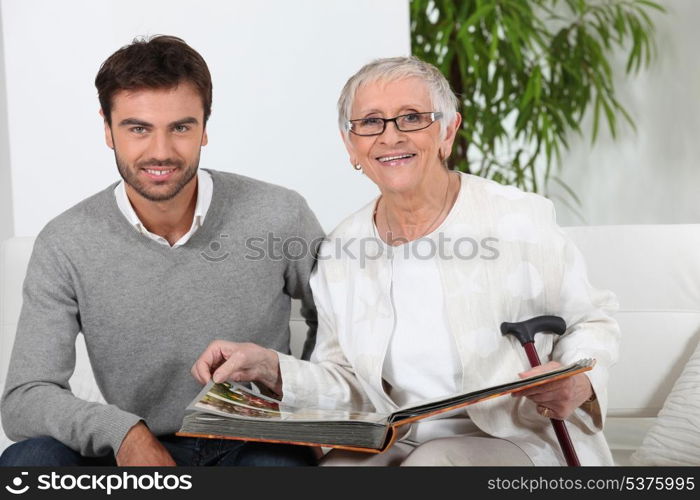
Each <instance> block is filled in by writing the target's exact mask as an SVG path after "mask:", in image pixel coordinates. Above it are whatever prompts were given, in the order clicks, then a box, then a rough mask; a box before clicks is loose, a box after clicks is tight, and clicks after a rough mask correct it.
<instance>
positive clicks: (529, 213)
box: [280, 174, 619, 465]
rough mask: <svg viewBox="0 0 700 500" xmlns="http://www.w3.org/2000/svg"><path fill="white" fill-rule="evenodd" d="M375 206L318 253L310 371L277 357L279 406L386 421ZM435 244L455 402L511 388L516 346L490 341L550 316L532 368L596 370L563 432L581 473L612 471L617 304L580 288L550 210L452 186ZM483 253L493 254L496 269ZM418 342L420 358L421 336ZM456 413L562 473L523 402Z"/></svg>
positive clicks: (544, 428)
mask: <svg viewBox="0 0 700 500" xmlns="http://www.w3.org/2000/svg"><path fill="white" fill-rule="evenodd" d="M375 204H376V200H375V201H373V202H372V203H370V204H368V205H367V206H365V207H364V208H362V209H361V210H360V211H358V212H356V213H355V214H353V215H351V216H350V217H348V218H347V219H346V220H344V221H343V222H342V223H341V224H340V225H339V226H338V227H337V228H336V229H335V230H334V231H333V233H331V235H330V236H329V238H328V239H327V241H325V242H324V244H323V245H322V247H321V252H320V254H319V262H318V266H317V269H316V271H315V272H314V274H313V275H312V278H311V287H312V289H313V293H314V300H315V302H316V308H317V310H318V319H319V325H318V332H317V339H316V348H315V350H314V352H313V354H312V357H311V362H306V361H300V360H297V359H295V358H293V357H292V356H287V355H280V370H281V374H282V380H283V391H284V400H283V401H284V402H288V403H290V404H294V405H303V406H309V407H321V408H336V409H352V408H355V409H366V410H370V411H372V410H373V411H377V412H382V413H384V412H391V411H394V410H396V409H397V408H396V405H395V404H394V403H393V402H392V401H391V399H390V398H389V397H388V395H387V394H386V393H385V391H384V388H383V385H382V377H381V374H382V363H383V361H384V357H385V355H386V350H387V346H388V342H389V338H390V336H391V332H392V327H393V324H394V313H393V307H392V303H391V296H390V286H391V269H392V268H391V263H390V261H389V260H388V259H387V258H386V255H381V256H378V253H379V252H378V249H379V248H380V245H378V244H377V242H376V239H375V238H374V236H373V235H374V231H373V210H374V206H375ZM442 233H443V234H444V238H445V241H446V242H447V243H446V244H445V245H443V246H442V249H443V254H442V255H443V256H442V257H441V258H438V259H437V261H438V267H439V271H440V275H441V279H442V283H443V292H444V297H445V309H446V311H447V320H448V324H449V326H450V330H451V332H452V334H453V335H454V340H455V343H456V345H457V349H458V351H459V357H460V359H461V362H462V373H463V376H462V391H464V392H467V391H472V390H477V389H480V388H483V387H487V386H490V385H494V384H497V383H501V382H507V381H511V380H514V379H516V378H517V374H518V373H519V372H522V371H525V370H527V369H529V368H530V365H529V363H528V360H527V357H526V355H525V352H524V349H523V348H522V346H521V345H520V343H519V342H518V341H517V340H516V339H515V338H513V337H511V336H508V337H504V336H503V335H501V333H500V324H501V323H502V322H503V321H509V322H514V321H523V320H525V319H528V318H530V317H533V316H539V315H543V314H552V315H557V316H561V317H563V318H564V320H565V321H566V324H567V325H568V328H567V331H566V333H565V334H564V335H562V336H557V335H554V334H538V335H537V336H536V339H535V346H536V348H537V351H538V353H539V355H540V359H541V360H542V363H546V362H547V361H549V360H555V361H558V362H560V363H562V364H568V363H571V362H573V361H576V360H578V359H580V358H586V357H592V358H595V359H596V360H597V364H596V366H595V368H594V369H593V370H592V371H590V372H588V373H587V376H588V377H589V379H590V381H591V384H592V386H593V389H594V390H595V393H596V395H597V398H598V399H597V404H594V405H592V408H591V409H589V410H588V411H585V410H583V409H581V408H579V409H577V410H576V411H575V413H574V414H573V415H572V416H571V417H570V418H569V419H568V420H567V426H568V429H569V433H570V435H571V439H572V441H573V443H574V445H575V448H576V451H577V453H578V456H579V459H580V461H581V463H582V464H583V465H612V463H613V462H612V456H611V454H610V451H609V448H608V446H607V443H606V441H605V438H604V436H603V433H602V426H603V423H604V416H605V411H606V408H607V391H606V385H607V379H608V368H609V367H610V366H611V365H612V364H613V363H614V362H615V360H616V359H617V352H618V345H619V329H618V325H617V322H616V321H615V320H613V319H612V318H611V316H610V313H611V312H613V311H614V310H615V309H616V308H617V302H616V299H615V297H614V295H613V294H611V293H610V292H604V291H599V290H596V289H594V288H593V287H591V285H590V284H589V283H588V280H587V277H586V269H585V264H584V262H583V258H582V256H581V254H580V253H579V252H578V250H577V249H576V248H575V247H574V245H573V244H572V243H571V242H570V241H569V240H568V238H567V237H566V236H565V235H564V233H563V232H562V231H561V229H560V228H559V227H558V226H557V225H556V222H555V216H554V209H553V206H552V203H551V202H550V201H549V200H547V199H545V198H542V197H541V196H538V195H534V194H531V193H524V192H522V191H520V190H518V189H516V188H513V187H505V186H501V185H500V184H497V183H495V182H492V181H488V180H485V179H482V178H480V177H476V176H471V175H467V174H462V175H461V187H460V193H459V195H458V198H457V201H456V202H455V205H454V207H453V208H452V212H451V215H450V221H449V224H446V225H443V227H442ZM460 238H463V239H462V240H461V243H460V244H458V245H455V242H457V240H459V239H460ZM464 238H470V239H471V240H466V239H464ZM487 238H495V239H496V240H493V239H491V240H487ZM471 241H476V242H478V243H479V244H480V245H481V250H480V251H479V254H478V255H476V256H474V258H471V259H465V258H460V256H461V257H468V256H470V255H471V254H472V253H473V252H472V251H471V249H472V244H471ZM487 248H495V249H496V250H497V253H498V256H497V258H493V257H494V255H495V253H494V252H493V251H492V250H489V251H486V249H487ZM455 249H456V250H455ZM425 335H426V338H425V345H426V349H429V348H430V332H425ZM467 411H468V415H469V417H470V418H471V419H472V420H473V422H474V423H475V424H476V425H477V426H478V427H479V428H480V429H481V430H482V431H483V432H485V433H487V434H489V435H492V436H495V437H499V438H502V439H507V440H509V441H511V442H513V443H515V444H516V445H518V446H519V447H520V448H522V449H523V451H525V453H527V455H528V456H529V457H530V458H531V460H532V461H533V463H535V464H536V465H564V464H565V460H564V457H563V455H562V453H561V449H560V448H559V444H558V442H557V440H556V437H555V435H554V431H553V429H552V426H551V425H550V422H549V420H548V419H545V418H543V417H542V416H540V415H539V414H538V413H537V411H536V405H535V404H534V403H533V402H531V401H529V400H528V399H526V398H513V397H510V396H503V397H499V398H495V399H491V400H488V401H484V402H481V403H478V404H476V405H473V406H469V407H468V409H467Z"/></svg>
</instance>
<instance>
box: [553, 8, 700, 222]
mask: <svg viewBox="0 0 700 500" xmlns="http://www.w3.org/2000/svg"><path fill="white" fill-rule="evenodd" d="M661 3H662V4H663V5H664V6H665V7H666V8H667V9H668V13H667V14H666V15H657V16H655V19H656V20H657V41H658V57H657V60H656V61H655V62H654V64H653V66H652V67H651V69H650V70H648V71H646V72H643V73H642V74H641V75H640V76H638V77H624V74H623V71H622V69H623V68H624V64H623V61H620V62H618V64H617V65H616V66H617V69H618V78H617V82H618V83H617V84H618V87H619V90H620V98H621V99H620V100H621V102H622V103H623V104H624V105H625V106H626V107H627V109H628V110H630V112H631V115H632V116H633V118H634V120H635V122H636V123H637V132H636V133H635V132H634V131H632V130H631V129H630V128H629V127H623V133H622V134H621V135H620V138H619V140H618V141H613V140H612V139H611V138H610V135H609V134H608V133H607V130H606V129H604V130H603V132H604V133H603V135H602V136H601V139H602V140H601V141H600V143H598V144H597V145H596V146H595V147H594V148H593V149H591V148H590V141H589V139H586V140H578V139H577V140H574V141H572V148H571V151H570V153H569V154H567V155H565V156H564V165H565V167H564V169H563V171H562V174H563V175H562V178H563V179H564V180H565V182H567V183H568V184H569V185H570V186H571V187H572V188H573V189H574V190H575V191H576V193H577V194H578V195H579V196H580V198H581V199H582V204H583V207H582V210H581V211H582V212H583V215H584V217H585V220H586V222H587V223H589V224H638V223H698V222H700V59H699V57H700V54H699V49H700V30H699V29H698V20H699V19H700V2H698V1H697V0H664V1H662V2H661ZM589 118H590V117H589ZM589 126H590V119H589V120H587V121H586V122H585V123H584V131H585V132H586V134H587V137H590V134H589ZM557 205H558V206H557V209H558V215H559V220H560V222H563V223H566V224H575V223H579V224H580V223H581V222H580V219H577V218H576V217H575V216H574V215H573V214H572V213H571V211H569V210H568V209H567V208H566V207H564V206H563V205H562V204H561V203H558V204H557Z"/></svg>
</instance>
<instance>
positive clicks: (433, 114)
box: [345, 111, 443, 137]
mask: <svg viewBox="0 0 700 500" xmlns="http://www.w3.org/2000/svg"><path fill="white" fill-rule="evenodd" d="M410 115H430V119H431V121H430V123H428V124H427V125H426V126H425V127H421V128H414V129H413V130H402V129H401V127H399V122H397V121H396V120H398V119H399V118H403V117H404V116H410ZM442 117H443V113H442V111H421V112H420V113H404V114H403V115H398V116H395V117H393V118H382V117H381V116H372V117H368V118H372V119H375V120H381V121H382V122H383V126H382V130H381V132H377V133H376V134H358V133H357V132H355V131H354V130H353V129H352V125H353V122H359V121H362V120H367V119H368V118H357V119H355V120H348V121H347V122H346V123H345V126H346V127H347V129H348V132H352V133H353V134H355V135H357V136H359V137H375V136H378V135H382V134H383V133H384V132H386V124H387V123H388V122H394V126H395V127H396V130H398V131H399V132H404V133H410V132H418V131H419V130H425V129H426V128H428V127H430V126H431V125H432V124H433V123H435V122H436V121H438V120H439V119H441V118H442Z"/></svg>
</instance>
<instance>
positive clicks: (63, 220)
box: [0, 171, 323, 456]
mask: <svg viewBox="0 0 700 500" xmlns="http://www.w3.org/2000/svg"><path fill="white" fill-rule="evenodd" d="M210 173H211V174H212V180H213V183H214V192H213V196H212V201H211V205H210V207H209V210H208V212H207V214H206V218H205V220H204V224H203V225H202V227H200V228H199V229H198V230H197V232H196V233H195V234H194V235H193V236H192V238H191V239H190V240H189V241H188V242H187V243H186V244H185V245H183V246H181V247H177V248H169V247H167V246H165V245H162V244H159V243H157V242H156V241H153V240H151V239H149V238H147V237H146V236H144V235H142V234H140V233H139V232H138V231H137V230H136V229H135V228H134V227H133V226H131V225H130V224H129V222H128V221H127V220H126V219H125V217H124V216H123V215H122V214H121V212H120V211H119V209H118V207H117V204H116V201H115V198H114V187H115V185H112V186H110V187H108V188H107V189H105V190H104V191H102V192H100V193H97V194H96V195H94V196H92V197H90V198H88V199H86V200H84V201H82V202H81V203H79V204H78V205H76V206H75V207H73V208H71V209H69V210H68V211H66V212H64V213H63V214H61V215H60V216H58V217H57V218H56V219H54V220H52V221H51V222H50V223H49V224H48V225H47V226H46V227H45V228H44V229H43V230H42V231H41V233H40V234H39V236H38V237H37V239H36V243H35V245H34V250H33V253H32V257H31V260H30V263H29V268H28V271H27V277H26V279H25V283H24V295H23V297H24V302H23V306H22V312H21V315H20V319H19V325H18V329H17V337H16V340H15V345H14V348H13V351H12V359H11V362H10V369H9V373H8V377H7V384H6V387H5V391H4V394H3V399H2V403H1V404H0V410H1V411H2V423H3V426H4V428H5V432H6V434H7V435H8V436H9V437H10V438H11V439H13V440H21V439H27V438H31V437H37V436H52V437H54V438H56V439H57V440H59V441H61V442H63V443H65V444H66V445H68V446H70V447H71V448H73V449H75V450H78V451H79V452H80V453H81V454H83V455H85V456H94V455H103V454H107V453H109V452H110V451H114V452H115V453H116V451H117V450H118V449H119V446H120V445H121V442H122V440H123V438H124V436H125V435H126V432H127V431H128V430H129V429H130V428H131V426H133V425H134V424H135V423H137V422H138V421H139V420H140V419H143V420H144V421H145V422H146V424H147V425H148V426H149V427H150V429H151V430H152V431H153V432H154V434H156V435H162V434H167V433H172V432H175V431H177V430H178V429H179V427H180V424H181V421H182V417H183V413H184V409H185V407H186V406H187V404H188V403H190V401H191V400H192V399H193V398H194V397H195V396H196V394H197V392H198V391H199V389H200V387H199V384H198V383H197V382H196V381H195V379H194V378H193V377H192V376H191V375H190V368H191V367H192V364H193V363H194V361H195V360H196V359H197V357H198V356H199V354H200V353H201V352H202V351H203V350H204V349H205V347H206V346H207V345H208V344H209V342H211V341H212V340H214V339H227V340H232V341H236V342H256V343H258V344H261V345H263V346H266V347H270V348H272V349H275V350H278V351H281V352H284V353H288V352H289V313H290V297H294V298H300V299H302V303H303V308H302V314H304V315H305V317H306V320H307V323H308V325H309V327H310V330H309V338H308V339H307V345H306V346H305V354H306V355H307V356H308V354H309V352H310V349H311V348H312V346H313V340H314V338H315V331H316V312H315V309H314V307H313V300H312V295H311V290H310V288H309V284H308V281H309V275H310V273H311V270H312V267H313V264H314V260H315V259H314V258H315V249H316V248H317V244H318V243H319V242H320V239H321V238H322V237H323V233H322V229H321V227H320V225H319V224H318V221H317V220H316V218H315V217H314V215H313V213H312V212H311V210H310V209H309V208H308V206H307V205H306V202H305V201H304V199H303V198H302V197H301V196H299V195H298V194H297V193H295V192H293V191H290V190H288V189H284V188H281V187H278V186H274V185H271V184H267V183H264V182H260V181H257V180H253V179H250V178H247V177H243V176H240V175H235V174H230V173H223V172H217V171H210ZM301 241H304V242H306V243H305V244H303V243H301ZM304 247H306V248H304ZM285 249H286V251H287V252H286V253H287V254H288V255H286V256H285V254H284V252H283V250H285ZM79 332H82V333H83V334H84V336H85V342H86V345H87V349H88V353H89V356H90V362H91V364H92V367H93V371H94V373H95V378H96V380H97V384H98V386H99V388H100V390H101V391H102V394H103V395H104V397H105V400H106V401H107V402H108V404H107V405H105V404H99V403H92V402H86V401H84V400H81V399H78V398H76V397H75V396H73V394H72V393H71V391H70V387H69V385H68V380H69V378H70V376H71V375H72V373H73V369H74V365H75V337H76V335H77V334H78V333H79Z"/></svg>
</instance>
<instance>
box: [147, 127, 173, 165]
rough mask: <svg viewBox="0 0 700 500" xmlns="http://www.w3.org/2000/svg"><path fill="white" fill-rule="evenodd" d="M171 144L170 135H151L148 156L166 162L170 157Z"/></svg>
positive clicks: (160, 133)
mask: <svg viewBox="0 0 700 500" xmlns="http://www.w3.org/2000/svg"><path fill="white" fill-rule="evenodd" d="M172 150H173V144H172V139H171V137H170V134H168V133H167V132H157V133H155V134H153V135H152V138H151V142H150V144H149V153H150V154H149V156H151V157H152V158H157V159H159V160H166V159H168V158H170V157H171V156H172Z"/></svg>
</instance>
